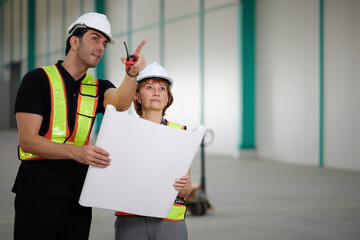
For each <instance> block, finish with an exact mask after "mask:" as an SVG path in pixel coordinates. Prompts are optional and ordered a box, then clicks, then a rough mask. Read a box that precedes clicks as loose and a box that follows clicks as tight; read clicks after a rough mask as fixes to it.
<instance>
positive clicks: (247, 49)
mask: <svg viewBox="0 0 360 240" xmlns="http://www.w3.org/2000/svg"><path fill="white" fill-rule="evenodd" d="M242 4H243V6H242V25H241V27H242V29H240V31H242V66H243V67H242V70H243V72H242V89H243V91H242V97H243V99H242V100H243V101H242V102H243V109H242V127H241V129H242V133H241V136H242V141H241V144H240V146H239V148H240V149H255V0H243V1H242Z"/></svg>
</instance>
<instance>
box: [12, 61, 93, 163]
mask: <svg viewBox="0 0 360 240" xmlns="http://www.w3.org/2000/svg"><path fill="white" fill-rule="evenodd" d="M42 69H43V70H44V71H45V73H46V75H47V76H48V79H49V84H50V94H51V115H50V124H49V129H48V131H47V133H46V134H45V136H44V137H45V138H47V139H49V140H51V141H53V142H57V143H65V144H75V145H87V144H89V137H90V132H91V128H92V124H93V121H94V119H95V115H96V108H97V104H98V98H99V96H98V80H97V79H96V78H94V77H93V76H91V75H90V74H88V73H86V76H85V78H84V79H83V80H82V81H81V85H80V94H79V96H78V101H77V110H76V113H77V114H76V119H75V127H74V130H73V132H71V133H70V131H69V126H68V121H67V102H66V90H65V86H64V81H63V79H62V76H61V74H60V72H59V70H58V68H57V67H56V65H51V66H47V67H42ZM18 157H19V159H20V160H37V159H43V158H42V157H39V156H36V155H35V154H32V153H27V152H24V151H23V150H22V149H21V147H20V146H19V147H18Z"/></svg>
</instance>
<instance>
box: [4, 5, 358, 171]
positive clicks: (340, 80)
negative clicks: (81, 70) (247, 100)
mask: <svg viewBox="0 0 360 240" xmlns="http://www.w3.org/2000/svg"><path fill="white" fill-rule="evenodd" d="M128 2H129V1H127V0H121V1H115V0H114V1H112V0H108V1H106V13H107V16H108V18H109V20H110V21H111V23H112V33H113V36H114V37H115V39H116V40H117V44H116V45H113V46H108V49H107V50H106V55H105V61H106V64H105V77H106V78H107V79H110V80H111V81H112V82H113V83H114V84H115V85H116V86H119V85H120V83H121V79H122V78H123V76H124V74H125V72H124V68H123V66H122V64H121V63H120V58H121V56H124V55H125V49H124V45H123V41H127V43H128V46H129V47H130V48H131V49H132V50H134V49H135V47H136V46H137V44H138V43H139V42H140V41H141V40H142V39H147V40H148V43H147V45H146V46H145V48H144V50H143V53H144V55H145V56H146V59H147V62H148V63H151V62H159V63H162V64H163V65H164V66H165V67H166V68H167V69H168V71H169V72H170V74H171V75H172V76H173V78H174V80H175V85H174V88H173V92H174V96H175V103H174V105H173V106H172V107H171V108H170V109H169V110H168V112H167V116H166V117H167V118H168V119H169V120H171V121H175V122H179V123H183V124H186V125H188V126H189V127H190V128H194V127H195V126H196V125H197V124H198V123H200V122H201V121H203V123H204V124H205V125H206V126H207V127H208V128H210V129H212V130H214V133H215V141H214V142H213V143H212V144H211V145H210V146H208V147H207V151H208V152H209V153H211V154H219V155H229V156H237V154H238V150H239V149H238V146H239V144H240V142H239V141H240V140H239V139H240V135H241V132H242V129H240V127H241V121H242V120H241V119H242V115H241V112H242V109H241V107H242V102H241V92H242V90H241V87H242V85H241V81H242V79H241V76H242V75H241V71H242V69H239V66H241V65H242V63H241V62H240V61H241V60H239V59H241V57H239V53H240V52H241V49H239V46H241V36H240V34H239V33H241V31H240V30H241V26H239V19H240V18H241V16H239V15H238V14H239V13H240V11H239V8H241V4H242V3H241V1H238V0H221V1H219V0H205V1H204V11H203V12H201V9H200V0H197V1H194V0H184V1H168V0H165V1H164V3H165V4H164V5H163V7H164V15H163V20H164V21H161V20H162V19H161V17H162V16H161V7H162V5H161V1H160V0H137V1H131V2H132V6H128V5H127V4H128ZM320 2H321V1H320V0H255V3H256V149H255V150H256V153H257V155H258V157H259V158H262V159H273V160H278V161H282V162H289V163H295V164H305V165H313V166H317V165H319V164H320V155H321V153H322V156H323V159H322V160H323V165H324V166H325V167H332V168H341V169H350V170H358V171H360V161H359V160H358V159H360V150H359V147H358V146H359V145H360V139H359V138H360V137H359V136H360V129H359V127H358V125H357V123H358V122H359V120H360V119H359V118H360V110H359V107H358V106H357V103H358V102H359V100H360V99H359V98H360V97H359V94H357V92H358V90H360V89H359V85H360V81H359V77H358V76H359V71H360V70H359V67H358V66H359V63H360V54H359V53H360V50H359V49H360V48H359V42H360V41H359V40H360V32H359V31H360V30H359V27H358V23H359V22H360V21H359V20H360V19H359V14H357V13H358V12H360V2H359V1H357V0H343V1H337V0H323V11H324V18H323V27H324V34H323V39H324V41H323V43H320V36H321V35H320V13H319V12H320V4H319V3H320ZM27 3H28V1H20V0H13V1H3V2H2V4H1V8H0V10H1V19H0V20H1V23H0V41H1V42H0V68H1V71H0V82H4V81H5V80H4V79H5V73H4V68H5V65H6V64H8V63H9V62H18V61H19V62H21V66H22V75H23V74H25V73H26V71H27V61H28V59H27V50H28V49H27V41H28V36H27V31H28V29H27V8H28V6H27ZM94 9H95V1H93V0H62V1H47V0H36V23H35V25H36V46H35V47H36V54H35V55H36V63H35V65H36V66H42V65H48V64H52V63H54V62H56V60H57V59H63V58H64V50H65V49H64V47H65V39H66V36H67V35H66V29H67V27H68V26H69V25H70V24H71V23H72V22H73V21H74V20H75V19H76V18H77V17H78V16H79V15H80V14H82V13H84V12H89V11H94ZM202 13H204V23H203V25H201V21H200V20H201V14H202ZM11 26H12V27H11ZM202 27H203V28H202ZM162 30H163V31H162ZM202 30H204V32H202ZM239 38H240V39H239ZM321 47H323V49H324V54H323V56H321V55H320V49H321ZM202 49H203V52H202ZM201 53H203V54H204V55H203V56H202V55H201ZM321 57H323V58H321ZM321 60H323V61H321ZM161 61H162V62H161ZM321 62H323V64H324V68H323V80H324V85H323V87H322V86H321V84H320V76H321V67H320V66H321V65H320V63H321ZM202 66H203V70H204V75H203V76H202ZM90 73H92V74H96V71H94V70H90ZM321 90H322V91H323V93H324V96H323V100H324V102H323V104H321V102H320V97H321V95H320V92H321ZM202 99H203V100H204V103H202ZM322 110H323V121H320V120H321V119H320V116H321V111H322ZM129 113H131V114H134V111H133V110H129ZM321 128H323V135H320V130H321ZM321 137H322V138H321ZM321 139H322V140H323V141H320V140H321ZM321 146H322V149H323V152H321Z"/></svg>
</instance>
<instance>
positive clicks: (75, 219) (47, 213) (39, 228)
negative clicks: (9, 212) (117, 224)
mask: <svg viewBox="0 0 360 240" xmlns="http://www.w3.org/2000/svg"><path fill="white" fill-rule="evenodd" d="M91 215H92V213H91V208H89V207H83V206H81V205H79V203H78V201H77V200H74V199H57V198H38V197H29V196H21V195H19V194H17V195H16V197H15V225H14V240H23V239H26V240H33V239H34V240H35V239H37V240H42V239H44V240H45V239H46V240H60V239H61V240H87V239H89V232H90V225H91Z"/></svg>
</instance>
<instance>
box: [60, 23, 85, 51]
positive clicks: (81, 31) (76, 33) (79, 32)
mask: <svg viewBox="0 0 360 240" xmlns="http://www.w3.org/2000/svg"><path fill="white" fill-rule="evenodd" d="M87 31H89V28H78V29H76V30H75V31H74V32H73V34H72V35H71V36H69V37H68V38H67V40H66V49H65V56H66V55H67V54H68V52H69V51H70V48H71V45H70V38H71V37H72V36H75V37H78V38H79V39H80V41H81V40H82V37H83V36H84V34H85V33H86V32H87Z"/></svg>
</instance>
